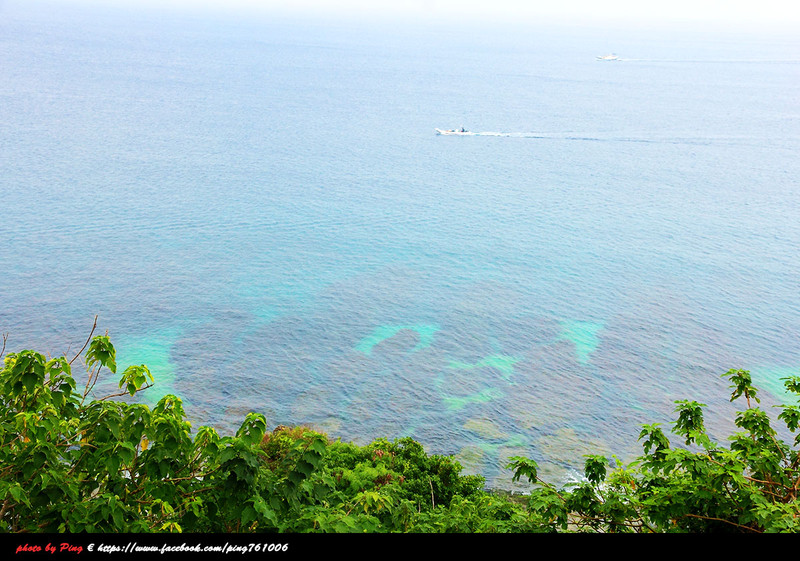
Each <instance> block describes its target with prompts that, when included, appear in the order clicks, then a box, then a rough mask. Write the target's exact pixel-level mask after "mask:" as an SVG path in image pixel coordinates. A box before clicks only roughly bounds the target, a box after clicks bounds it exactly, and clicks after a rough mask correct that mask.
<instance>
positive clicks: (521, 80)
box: [0, 1, 800, 486]
mask: <svg viewBox="0 0 800 561" xmlns="http://www.w3.org/2000/svg"><path fill="white" fill-rule="evenodd" d="M68 6H69V5H68V4H63V3H62V4H55V5H47V4H42V3H39V2H20V1H7V2H5V3H2V4H0V76H1V77H2V79H0V193H1V195H2V196H1V198H0V212H2V218H0V239H1V240H3V243H2V244H0V264H2V265H1V266H0V330H1V331H3V332H8V333H10V337H9V346H10V347H12V348H14V349H18V348H28V347H35V348H38V349H44V350H48V351H49V352H50V353H52V354H61V353H64V352H66V351H67V350H68V349H73V350H74V349H77V348H79V347H80V346H81V345H82V343H83V341H84V340H85V337H86V335H88V331H89V329H90V328H91V324H92V321H93V318H94V315H95V314H99V316H100V320H99V324H98V329H99V330H101V331H105V330H108V331H109V334H110V335H111V337H112V341H114V342H115V344H116V346H117V348H118V358H119V362H120V364H121V365H123V366H124V365H125V364H126V363H127V364H140V363H145V364H148V365H149V366H150V367H151V370H152V372H153V373H154V375H155V376H156V377H157V381H158V382H159V385H157V386H156V387H155V388H153V389H152V390H148V391H149V392H151V393H150V397H144V398H143V399H145V400H147V401H152V400H154V399H157V398H158V397H159V396H161V395H163V394H164V393H166V392H168V391H169V392H172V391H174V392H176V393H177V394H178V395H180V396H182V397H183V398H184V399H185V400H186V402H187V404H188V407H187V409H188V411H189V414H190V415H191V416H192V420H193V422H194V423H195V424H198V423H210V424H214V425H215V426H218V427H219V428H220V430H223V431H230V430H234V429H235V428H236V426H237V425H238V423H239V422H240V421H241V420H242V419H243V417H244V414H245V413H247V412H248V411H251V410H253V411H259V412H261V413H264V414H265V415H266V417H267V419H268V422H269V424H270V425H271V426H275V425H278V424H293V423H307V424H311V425H314V426H317V427H319V428H322V429H324V430H326V431H327V432H328V433H329V434H330V435H332V436H337V437H341V438H342V439H344V440H355V441H357V442H368V441H370V440H372V439H374V438H376V437H379V436H388V437H397V436H404V435H409V436H413V437H414V438H416V439H418V440H419V441H421V442H422V443H423V444H424V445H425V447H426V448H427V449H428V450H429V451H430V452H435V453H446V454H457V455H458V457H459V458H460V459H461V461H462V463H463V464H464V466H465V469H466V470H467V471H468V472H472V473H482V474H484V475H486V476H487V477H488V478H489V479H490V482H492V483H494V484H496V485H503V486H505V485H510V482H509V480H510V474H509V473H507V472H506V471H504V470H503V469H502V465H504V463H505V459H506V458H508V457H509V456H513V455H527V456H530V457H532V458H535V459H537V460H538V461H540V462H541V463H542V465H543V466H545V469H546V471H547V473H552V474H553V475H554V476H564V475H568V474H569V473H570V472H571V471H572V470H574V469H575V468H579V467H580V466H581V465H582V458H581V455H582V454H588V453H616V454H618V455H619V456H621V457H626V456H630V455H631V454H634V453H636V452H637V451H638V448H637V446H636V444H635V439H636V436H637V435H638V432H639V430H638V429H639V424H641V423H651V422H664V423H667V422H669V421H670V420H672V409H673V407H674V405H673V400H675V399H697V400H698V401H702V402H704V403H707V404H708V406H709V413H708V424H709V427H710V429H711V430H712V432H713V433H714V434H715V435H718V436H720V437H722V436H724V435H725V434H727V432H728V431H730V430H731V428H732V427H731V425H730V423H729V421H728V419H729V418H730V417H731V412H732V406H731V404H730V403H729V402H728V397H729V391H728V389H727V384H726V383H725V381H724V380H722V379H721V378H720V376H721V374H723V373H724V372H726V371H727V370H728V369H729V368H746V369H750V370H752V372H753V376H754V379H755V380H756V381H757V383H759V384H760V385H761V386H762V387H763V389H764V392H765V400H764V404H765V405H767V406H769V405H771V404H774V403H777V402H779V401H781V400H783V399H785V398H786V396H785V395H783V393H782V391H781V385H780V378H781V377H784V376H786V375H788V374H791V373H800V343H798V334H799V333H800V306H799V305H798V300H797V294H798V293H800V260H798V256H797V248H798V246H799V245H800V220H799V219H800V205H799V203H798V201H800V198H799V195H800V192H799V191H800V189H798V181H797V178H798V176H800V174H799V173H798V172H800V164H798V158H797V154H798V153H799V152H798V149H799V148H800V101H798V100H800V80H798V78H800V43H799V42H798V41H797V40H796V39H794V38H784V37H767V38H765V37H757V36H732V35H727V36H726V35H710V34H706V35H700V34H695V35H685V34H684V35H680V34H678V35H676V34H671V35H670V34H665V35H657V34H652V33H646V32H636V31H624V30H623V31H619V32H612V31H608V30H591V29H555V28H541V29H532V30H524V29H512V30H508V29H505V30H497V29H495V30H491V29H468V30H465V29H443V28H438V29H437V28H432V27H426V26H425V25H419V26H416V27H407V26H402V27H396V28H390V27H388V26H383V27H381V26H375V27H360V28H359V27H354V26H353V25H345V24H336V25H334V24H323V23H320V22H316V23H315V22H309V21H306V22H290V21H276V20H238V19H236V18H234V17H231V18H229V19H226V20H219V19H216V20H210V19H204V18H202V17H200V16H193V17H189V16H181V15H180V14H169V13H166V14H165V13H162V14H160V15H155V14H149V13H147V12H145V11H138V12H131V13H125V12H121V11H112V10H105V11H102V10H100V9H99V8H95V9H78V8H71V7H68ZM611 51H613V52H616V53H617V54H619V55H620V56H621V57H622V58H623V60H622V61H619V62H613V63H603V62H598V61H596V60H595V57H596V56H597V55H598V54H605V53H607V52H611ZM462 125H463V126H465V127H467V128H469V129H470V130H472V131H476V132H481V133H492V134H480V135H476V136H470V137H443V136H437V135H435V134H434V128H435V127H438V128H454V127H459V126H462ZM112 386H113V382H112Z"/></svg>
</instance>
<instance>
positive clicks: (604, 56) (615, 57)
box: [597, 53, 620, 60]
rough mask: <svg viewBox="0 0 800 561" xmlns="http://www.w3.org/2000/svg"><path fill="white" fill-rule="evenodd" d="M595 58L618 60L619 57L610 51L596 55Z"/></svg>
mask: <svg viewBox="0 0 800 561" xmlns="http://www.w3.org/2000/svg"><path fill="white" fill-rule="evenodd" d="M597 60H620V58H619V57H618V56H617V55H615V54H613V53H612V54H610V55H603V56H599V57H597Z"/></svg>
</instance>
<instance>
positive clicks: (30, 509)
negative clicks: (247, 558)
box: [0, 336, 800, 532]
mask: <svg viewBox="0 0 800 561" xmlns="http://www.w3.org/2000/svg"><path fill="white" fill-rule="evenodd" d="M4 342H5V339H4ZM84 349H85V350H86V352H85V354H83V361H84V364H85V367H86V375H87V382H86V385H85V387H84V388H83V389H82V390H78V387H77V383H76V381H75V378H74V377H73V375H72V365H73V363H74V362H75V361H76V360H77V359H78V358H79V357H80V356H81V353H82V352H83V350H84ZM84 349H81V352H79V353H78V355H76V356H75V357H73V358H72V359H71V360H67V358H66V357H63V356H62V357H58V358H53V359H49V358H47V357H45V356H44V355H42V354H41V353H38V352H35V351H31V350H24V351H21V352H18V353H11V354H8V355H6V356H5V358H4V361H3V368H2V370H1V371H0V501H2V503H0V531H10V532H84V531H85V532H181V531H190V532H252V531H270V532H557V531H589V532H719V531H725V532H729V531H730V532H773V531H783V532H796V531H798V530H800V523H799V522H798V520H800V518H799V517H800V508H798V501H797V491H798V488H800V469H798V462H800V460H799V459H798V450H797V447H798V444H799V443H800V436H798V437H797V438H795V440H794V442H793V443H792V444H791V445H789V444H786V443H784V442H783V441H781V440H780V439H778V437H777V434H776V431H775V430H774V429H773V428H772V427H771V424H770V419H769V418H768V416H767V414H766V413H765V412H764V411H763V410H761V409H759V408H758V406H757V404H758V403H759V400H758V397H757V393H758V392H757V390H756V388H754V387H753V386H752V382H751V379H750V375H749V373H748V372H746V371H742V370H731V371H729V372H728V373H727V374H725V376H727V377H728V378H729V379H730V380H731V382H732V386H731V388H732V389H733V393H732V395H731V401H735V400H738V399H744V401H745V402H746V408H745V409H744V410H743V411H741V412H740V413H738V415H737V417H736V424H737V425H738V426H739V427H740V428H741V429H742V431H743V432H741V433H739V434H736V435H734V436H733V437H732V438H731V441H730V446H729V447H724V446H721V445H719V444H717V443H714V442H712V441H711V439H710V438H709V437H708V436H707V434H706V431H705V428H704V425H703V407H704V405H703V404H700V403H697V402H694V401H678V402H676V405H677V408H676V413H677V420H676V421H675V423H674V427H673V430H672V432H673V434H674V435H675V436H676V437H678V438H679V439H680V441H679V446H673V444H672V443H671V441H670V439H669V438H668V437H667V436H666V435H665V434H664V432H663V430H662V428H661V427H660V426H659V425H658V424H653V425H646V426H644V427H643V429H642V431H641V434H640V436H639V439H640V440H641V441H642V446H643V450H644V454H643V455H642V456H641V457H640V458H638V459H637V460H636V461H635V462H633V463H631V464H630V465H628V466H619V467H616V468H614V469H611V470H609V467H610V462H609V460H608V459H607V458H604V457H601V456H587V457H586V464H585V478H584V480H583V481H581V482H579V483H578V484H576V485H574V486H570V487H566V488H561V489H559V488H556V487H555V486H553V485H552V484H549V483H547V482H545V481H542V480H541V479H540V478H539V476H538V466H537V465H536V462H534V461H533V460H530V459H527V458H523V457H514V458H511V461H510V463H509V464H508V466H507V468H509V469H512V470H513V472H514V479H515V480H520V479H523V478H524V479H526V480H528V481H529V482H530V483H531V484H532V485H533V487H532V491H531V493H530V495H529V496H527V498H526V499H525V500H523V501H519V500H510V499H509V498H508V497H505V496H501V495H499V494H497V493H493V492H491V491H487V490H485V489H484V483H485V482H484V480H483V478H482V477H480V476H463V475H461V474H460V472H461V466H460V465H459V464H458V463H457V462H456V461H455V460H454V459H453V458H451V457H449V456H439V455H428V454H426V453H425V451H424V449H423V447H422V445H421V444H420V443H418V442H416V441H414V440H413V439H411V438H401V439H398V440H395V441H388V440H386V439H378V440H376V441H374V442H372V443H371V444H369V445H367V446H356V445H354V444H351V443H342V442H340V441H330V439H328V437H327V436H326V435H324V434H321V433H319V432H316V431H313V430H311V429H308V428H304V427H293V428H289V427H278V428H276V429H275V430H273V431H272V432H267V431H266V427H267V423H266V419H265V418H264V416H263V415H259V414H255V413H251V414H249V415H247V417H246V418H245V419H244V421H243V423H242V425H241V427H240V428H239V430H238V431H237V432H236V434H235V435H233V436H220V435H219V434H217V432H216V431H215V430H214V429H213V428H210V427H206V426H201V427H199V428H198V429H197V430H196V431H192V428H191V426H190V424H189V423H188V422H187V421H186V414H185V412H184V410H183V405H182V402H181V400H180V399H179V398H178V397H176V396H174V395H167V396H164V397H163V398H162V399H161V400H160V401H159V402H158V404H157V405H155V406H154V407H153V408H150V407H148V406H147V405H143V404H138V403H127V402H123V401H118V400H115V399H114V398H117V397H121V396H122V395H131V396H134V395H136V394H137V393H138V392H140V391H143V390H146V389H147V388H148V387H150V386H151V385H152V383H153V377H152V376H151V374H150V371H149V370H148V369H147V367H146V366H144V365H136V366H130V367H128V368H126V369H125V370H124V371H123V372H122V374H121V375H120V381H119V388H120V390H121V391H119V392H118V393H112V394H110V395H108V396H105V397H101V398H90V397H89V396H90V395H91V394H92V390H93V388H94V387H95V386H96V384H97V381H98V379H99V376H100V373H101V371H110V372H111V373H116V372H117V364H116V353H115V350H114V347H113V345H112V344H111V342H110V340H109V338H108V337H107V336H97V337H94V338H92V337H91V336H90V338H89V340H88V341H87V343H86V345H84ZM4 350H5V346H3V349H2V350H0V357H2V356H3V351H4ZM786 388H787V390H788V391H789V392H790V393H792V394H794V395H799V394H800V378H797V377H792V378H790V379H787V380H786ZM778 418H779V419H780V420H782V421H783V422H784V423H785V425H786V427H787V429H788V430H789V431H791V432H796V431H797V428H798V425H800V408H798V406H797V405H792V406H781V412H780V414H779V415H778Z"/></svg>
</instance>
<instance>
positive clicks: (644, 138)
mask: <svg viewBox="0 0 800 561" xmlns="http://www.w3.org/2000/svg"><path fill="white" fill-rule="evenodd" d="M460 136H494V137H505V138H533V139H542V140H578V141H584V142H637V143H650V144H696V145H712V144H736V145H763V144H764V143H766V142H770V141H774V140H775V139H760V138H754V137H749V136H734V135H730V136H725V135H718V136H697V137H692V136H653V135H647V134H645V135H641V136H633V135H619V134H613V133H609V134H603V133H579V132H559V133H548V132H502V131H480V132H470V133H467V134H461V135H460ZM780 140H781V141H782V142H783V141H795V142H800V138H781V139H780Z"/></svg>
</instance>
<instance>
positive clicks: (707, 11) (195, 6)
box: [0, 0, 800, 33]
mask: <svg viewBox="0 0 800 561" xmlns="http://www.w3.org/2000/svg"><path fill="white" fill-rule="evenodd" d="M2 1H3V0H0V2H2ZM82 1H83V3H90V4H107V5H113V4H123V3H128V4H130V5H134V6H138V7H144V6H150V7H157V8H160V9H164V8H166V9H180V10H192V11H218V10H222V11H225V12H228V13H231V12H242V13H246V12H260V13H275V14H282V15H294V16H297V15H300V16H322V17H330V16H333V17H340V18H348V17H350V18H359V19H370V18H373V19H375V18H377V19H383V20H390V21H391V20H396V21H402V20H418V21H419V20H428V21H431V22H438V21H442V22H459V21H463V22H475V21H478V22H496V23H504V22H514V23H520V24H524V23H538V22H542V21H553V22H564V23H592V22H594V23H597V24H603V23H609V24H617V23H619V24H626V23H644V24H655V25H658V24H663V25H674V24H678V25H680V24H685V25H690V26H694V27H698V26H701V27H702V26H709V27H744V28H747V27H770V26H775V25H777V26H779V27H782V28H784V29H786V28H789V29H791V28H795V29H797V30H798V33H800V1H798V0H546V1H543V0H82Z"/></svg>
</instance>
